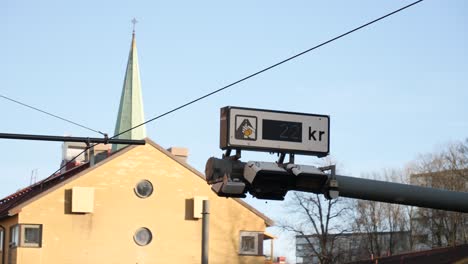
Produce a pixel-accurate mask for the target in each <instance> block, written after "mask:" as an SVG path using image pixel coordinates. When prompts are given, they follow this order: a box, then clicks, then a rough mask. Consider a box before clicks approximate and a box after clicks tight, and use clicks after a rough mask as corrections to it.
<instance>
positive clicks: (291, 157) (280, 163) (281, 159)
mask: <svg viewBox="0 0 468 264" xmlns="http://www.w3.org/2000/svg"><path fill="white" fill-rule="evenodd" d="M286 154H289V162H288V163H284V159H285V158H286ZM278 156H279V158H278V161H277V162H276V164H278V166H280V167H284V168H286V166H287V165H288V164H294V153H285V152H280V153H278Z"/></svg>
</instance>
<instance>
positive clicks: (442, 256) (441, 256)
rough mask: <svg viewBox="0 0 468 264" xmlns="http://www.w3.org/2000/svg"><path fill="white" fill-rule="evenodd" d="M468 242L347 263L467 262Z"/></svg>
mask: <svg viewBox="0 0 468 264" xmlns="http://www.w3.org/2000/svg"><path fill="white" fill-rule="evenodd" d="M466 252H468V244H464V245H459V246H454V247H445V248H436V249H431V250H424V251H416V252H409V253H404V254H399V255H393V256H389V257H381V258H376V259H374V260H370V259H369V260H361V261H355V262H348V264H374V263H379V264H401V263H404V264H418V263H421V264H423V263H424V264H426V263H447V264H448V263H460V264H461V263H468V256H467V253H466Z"/></svg>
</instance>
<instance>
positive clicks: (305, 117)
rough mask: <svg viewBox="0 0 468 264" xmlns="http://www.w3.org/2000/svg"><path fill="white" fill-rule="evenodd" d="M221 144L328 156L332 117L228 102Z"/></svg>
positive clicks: (225, 146)
mask: <svg viewBox="0 0 468 264" xmlns="http://www.w3.org/2000/svg"><path fill="white" fill-rule="evenodd" d="M220 147H221V149H246V150H256V151H268V152H283V153H294V154H306V155H315V156H326V155H328V153H329V151H330V117H329V116H327V115H316V114H305V113H293V112H284V111H273V110H263V109H252V108H242V107H234V106H226V107H223V108H221V137H220Z"/></svg>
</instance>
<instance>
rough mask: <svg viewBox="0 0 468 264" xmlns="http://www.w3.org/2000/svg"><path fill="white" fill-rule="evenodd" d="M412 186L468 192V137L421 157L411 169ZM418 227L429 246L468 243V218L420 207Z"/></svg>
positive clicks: (417, 213) (461, 214) (411, 165)
mask: <svg viewBox="0 0 468 264" xmlns="http://www.w3.org/2000/svg"><path fill="white" fill-rule="evenodd" d="M408 169H409V171H410V174H411V177H410V179H411V183H413V184H418V185H423V186H428V187H432V188H440V189H447V190H452V191H463V192H467V191H468V138H467V139H466V140H465V141H464V142H456V143H453V144H449V145H447V146H446V147H444V148H443V149H442V150H440V151H438V152H435V153H430V154H426V155H421V156H420V157H419V158H418V159H417V160H415V161H414V162H412V163H411V164H410V166H409V167H408ZM416 218H417V221H416V226H418V227H419V228H420V229H421V227H424V228H422V229H423V231H422V232H421V233H420V237H421V241H422V242H423V243H425V244H427V245H428V246H430V247H442V246H454V245H457V244H464V243H468V215H467V214H463V213H456V212H448V211H442V210H433V209H425V208H418V210H417V212H416Z"/></svg>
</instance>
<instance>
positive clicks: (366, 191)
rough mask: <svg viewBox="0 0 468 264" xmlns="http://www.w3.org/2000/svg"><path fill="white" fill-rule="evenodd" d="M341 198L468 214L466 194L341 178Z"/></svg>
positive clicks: (467, 197) (347, 177) (338, 176)
mask: <svg viewBox="0 0 468 264" xmlns="http://www.w3.org/2000/svg"><path fill="white" fill-rule="evenodd" d="M336 179H337V181H338V184H339V187H338V189H339V193H340V194H339V195H340V196H342V197H348V198H356V199H362V200H372V201H379V202H386V203H397V204H404V205H411V206H419V207H426V208H433V209H441V210H447V211H456V212H462V213H468V192H455V191H448V190H442V189H436V188H428V187H422V186H416V185H409V184H401V183H393V182H384V181H376V180H369V179H363V178H356V177H349V176H340V175H337V176H336Z"/></svg>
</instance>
